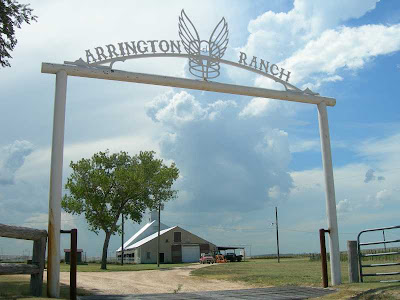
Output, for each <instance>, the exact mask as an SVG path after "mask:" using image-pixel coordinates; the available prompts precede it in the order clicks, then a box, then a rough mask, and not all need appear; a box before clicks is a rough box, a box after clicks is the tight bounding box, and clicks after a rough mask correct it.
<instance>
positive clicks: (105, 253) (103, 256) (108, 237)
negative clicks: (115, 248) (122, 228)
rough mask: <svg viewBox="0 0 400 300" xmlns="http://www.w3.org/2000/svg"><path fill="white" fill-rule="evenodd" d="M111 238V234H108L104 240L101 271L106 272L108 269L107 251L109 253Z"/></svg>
mask: <svg viewBox="0 0 400 300" xmlns="http://www.w3.org/2000/svg"><path fill="white" fill-rule="evenodd" d="M110 238H111V233H110V232H106V239H105V240H104V245H103V255H102V257H101V269H102V270H106V269H107V251H108V243H109V242H110Z"/></svg>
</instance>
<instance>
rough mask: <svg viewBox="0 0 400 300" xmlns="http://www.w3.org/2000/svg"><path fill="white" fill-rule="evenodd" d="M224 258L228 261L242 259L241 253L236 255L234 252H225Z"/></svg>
mask: <svg viewBox="0 0 400 300" xmlns="http://www.w3.org/2000/svg"><path fill="white" fill-rule="evenodd" d="M225 258H226V259H227V260H229V261H230V262H235V261H242V258H243V255H236V254H235V253H227V254H225Z"/></svg>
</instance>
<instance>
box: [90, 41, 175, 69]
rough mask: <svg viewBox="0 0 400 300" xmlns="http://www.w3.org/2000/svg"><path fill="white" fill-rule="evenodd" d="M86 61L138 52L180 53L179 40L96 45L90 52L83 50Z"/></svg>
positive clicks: (91, 61) (98, 60) (92, 61)
mask: <svg viewBox="0 0 400 300" xmlns="http://www.w3.org/2000/svg"><path fill="white" fill-rule="evenodd" d="M85 52H86V62H87V63H88V64H90V63H94V62H100V61H103V60H106V59H112V58H116V57H124V56H129V55H138V54H147V53H149V54H152V53H159V52H161V53H167V52H170V53H179V54H180V53H181V52H182V51H181V41H166V40H161V41H158V40H149V41H137V42H136V41H131V42H122V43H118V46H117V47H116V46H114V45H113V44H109V45H106V46H105V47H96V48H94V51H93V52H92V51H91V50H90V49H88V50H85Z"/></svg>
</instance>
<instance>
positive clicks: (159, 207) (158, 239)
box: [157, 202, 161, 268]
mask: <svg viewBox="0 0 400 300" xmlns="http://www.w3.org/2000/svg"><path fill="white" fill-rule="evenodd" d="M160 211H161V202H160V203H158V235H157V267H158V268H159V267H160V229H161V225H160V224H161V222H160V215H161V213H160Z"/></svg>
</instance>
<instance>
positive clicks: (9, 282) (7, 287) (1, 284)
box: [0, 275, 96, 300]
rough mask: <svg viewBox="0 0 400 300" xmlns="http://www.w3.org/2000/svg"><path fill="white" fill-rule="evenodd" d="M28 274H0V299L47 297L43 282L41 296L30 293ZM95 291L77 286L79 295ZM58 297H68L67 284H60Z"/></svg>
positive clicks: (91, 293) (45, 286) (90, 293)
mask: <svg viewBox="0 0 400 300" xmlns="http://www.w3.org/2000/svg"><path fill="white" fill-rule="evenodd" d="M29 283H30V276H21V275H2V276H0V299H2V300H3V299H7V300H14V299H21V298H24V299H25V298H32V299H42V298H47V296H46V295H47V291H46V289H47V285H46V283H45V282H44V283H43V289H42V296H41V298H36V297H33V296H32V295H31V293H30V287H29ZM95 292H96V291H87V290H84V289H80V288H78V290H77V294H78V295H79V296H87V295H93V294H94V293H95ZM60 298H61V299H69V285H65V284H61V285H60Z"/></svg>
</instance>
